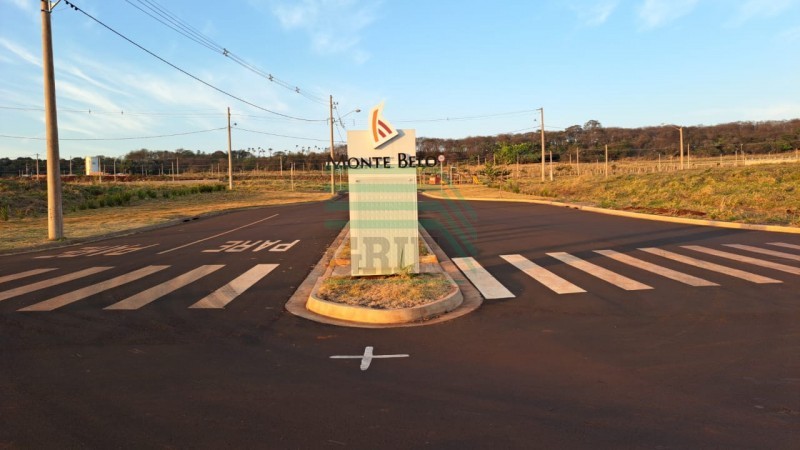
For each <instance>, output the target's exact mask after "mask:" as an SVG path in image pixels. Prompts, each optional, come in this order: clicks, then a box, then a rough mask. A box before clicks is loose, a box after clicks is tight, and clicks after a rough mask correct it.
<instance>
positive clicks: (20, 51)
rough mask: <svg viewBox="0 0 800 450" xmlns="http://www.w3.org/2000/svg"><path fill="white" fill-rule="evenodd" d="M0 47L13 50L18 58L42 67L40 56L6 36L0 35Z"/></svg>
mask: <svg viewBox="0 0 800 450" xmlns="http://www.w3.org/2000/svg"><path fill="white" fill-rule="evenodd" d="M0 47H4V48H5V49H6V50H8V51H9V52H11V53H12V54H13V55H15V56H16V57H17V58H19V59H21V60H23V61H25V62H27V63H30V64H33V65H35V66H37V67H42V61H41V59H40V58H38V57H36V56H34V55H33V53H30V52H29V51H28V50H26V49H25V48H23V47H22V46H20V45H18V44H17V43H15V42H11V41H9V40H7V39H5V38H1V37H0Z"/></svg>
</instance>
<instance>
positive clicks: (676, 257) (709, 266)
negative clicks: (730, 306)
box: [639, 248, 783, 284]
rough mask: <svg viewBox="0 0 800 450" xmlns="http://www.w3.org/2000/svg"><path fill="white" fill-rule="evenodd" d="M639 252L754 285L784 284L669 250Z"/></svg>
mask: <svg viewBox="0 0 800 450" xmlns="http://www.w3.org/2000/svg"><path fill="white" fill-rule="evenodd" d="M639 250H641V251H643V252H647V253H651V254H653V255H658V256H661V257H664V258H667V259H671V260H673V261H678V262H681V263H683V264H688V265H690V266H694V267H699V268H701V269H706V270H711V271H713V272H719V273H722V274H725V275H729V276H732V277H736V278H741V279H743V280H747V281H752V282H753V283H758V284H768V283H783V282H782V281H780V280H775V279H772V278H768V277H763V276H761V275H756V274H754V273H750V272H745V271H744V270H739V269H734V268H733V267H728V266H722V265H719V264H715V263H712V262H708V261H703V260H701V259H695V258H691V257H689V256H684V255H681V254H678V253H673V252H670V251H667V250H662V249H660V248H640V249H639Z"/></svg>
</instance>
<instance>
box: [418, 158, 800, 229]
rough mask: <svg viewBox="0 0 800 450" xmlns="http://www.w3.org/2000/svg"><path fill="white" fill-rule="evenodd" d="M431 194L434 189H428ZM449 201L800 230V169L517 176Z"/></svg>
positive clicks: (464, 190) (466, 189) (463, 189)
mask: <svg viewBox="0 0 800 450" xmlns="http://www.w3.org/2000/svg"><path fill="white" fill-rule="evenodd" d="M432 192H433V193H435V192H436V190H432ZM447 194H448V196H451V197H455V198H458V197H459V196H463V197H476V196H479V197H486V198H497V197H503V198H509V197H518V198H539V199H546V200H554V201H562V202H571V203H581V204H588V205H595V206H600V207H603V208H610V209H620V210H631V211H638V212H644V213H651V214H662V215H670V216H684V217H694V218H703V219H711V220H721V221H730V222H741V223H751V224H766V225H789V226H796V227H797V226H800V164H798V163H791V164H775V165H758V166H745V167H728V168H712V169H692V170H684V171H678V172H655V173H643V174H627V175H616V176H610V177H609V178H607V179H606V178H604V177H602V176H596V175H595V176H590V175H582V176H578V177H563V178H559V177H556V179H555V181H552V182H551V181H547V182H544V183H542V182H541V181H540V180H538V179H532V178H531V177H521V178H517V179H511V180H507V181H505V182H499V181H498V182H496V183H492V184H491V185H490V186H467V185H461V186H454V187H453V188H452V189H451V191H450V192H449V193H447Z"/></svg>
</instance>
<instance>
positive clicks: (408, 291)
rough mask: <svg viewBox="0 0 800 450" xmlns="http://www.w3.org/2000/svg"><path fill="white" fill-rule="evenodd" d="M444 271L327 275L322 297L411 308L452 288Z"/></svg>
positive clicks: (364, 305)
mask: <svg viewBox="0 0 800 450" xmlns="http://www.w3.org/2000/svg"><path fill="white" fill-rule="evenodd" d="M452 288H453V287H452V285H451V284H450V282H449V280H448V279H447V277H446V276H445V275H444V274H441V273H422V274H416V275H392V276H377V277H355V278H354V277H343V278H338V277H337V278H334V277H331V278H328V279H326V280H325V281H324V282H323V283H322V286H321V287H320V288H319V291H318V292H317V295H318V296H319V298H321V299H323V300H326V301H329V302H335V303H343V304H346V305H351V306H362V307H367V308H375V309H398V308H412V307H415V306H421V305H425V304H427V303H431V302H434V301H436V300H439V299H441V298H443V297H444V296H446V295H447V294H449V293H450V292H451V291H452Z"/></svg>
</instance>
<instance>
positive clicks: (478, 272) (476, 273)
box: [453, 257, 515, 299]
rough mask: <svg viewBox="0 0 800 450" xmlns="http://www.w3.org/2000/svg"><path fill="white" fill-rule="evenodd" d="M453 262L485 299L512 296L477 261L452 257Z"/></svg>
mask: <svg viewBox="0 0 800 450" xmlns="http://www.w3.org/2000/svg"><path fill="white" fill-rule="evenodd" d="M453 262H454V263H455V264H456V266H458V268H459V269H461V271H462V272H464V276H466V277H467V278H469V281H471V282H472V284H474V285H475V287H476V288H478V290H479V291H481V294H482V295H483V298H485V299H500V298H514V297H515V295H514V294H512V293H511V291H509V290H508V289H506V287H505V286H503V285H502V284H500V282H499V281H497V279H496V278H495V277H493V276H492V274H490V273H489V272H488V271H487V270H486V269H484V268H483V266H481V265H480V264H478V261H475V259H474V258H472V257H466V258H453Z"/></svg>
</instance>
